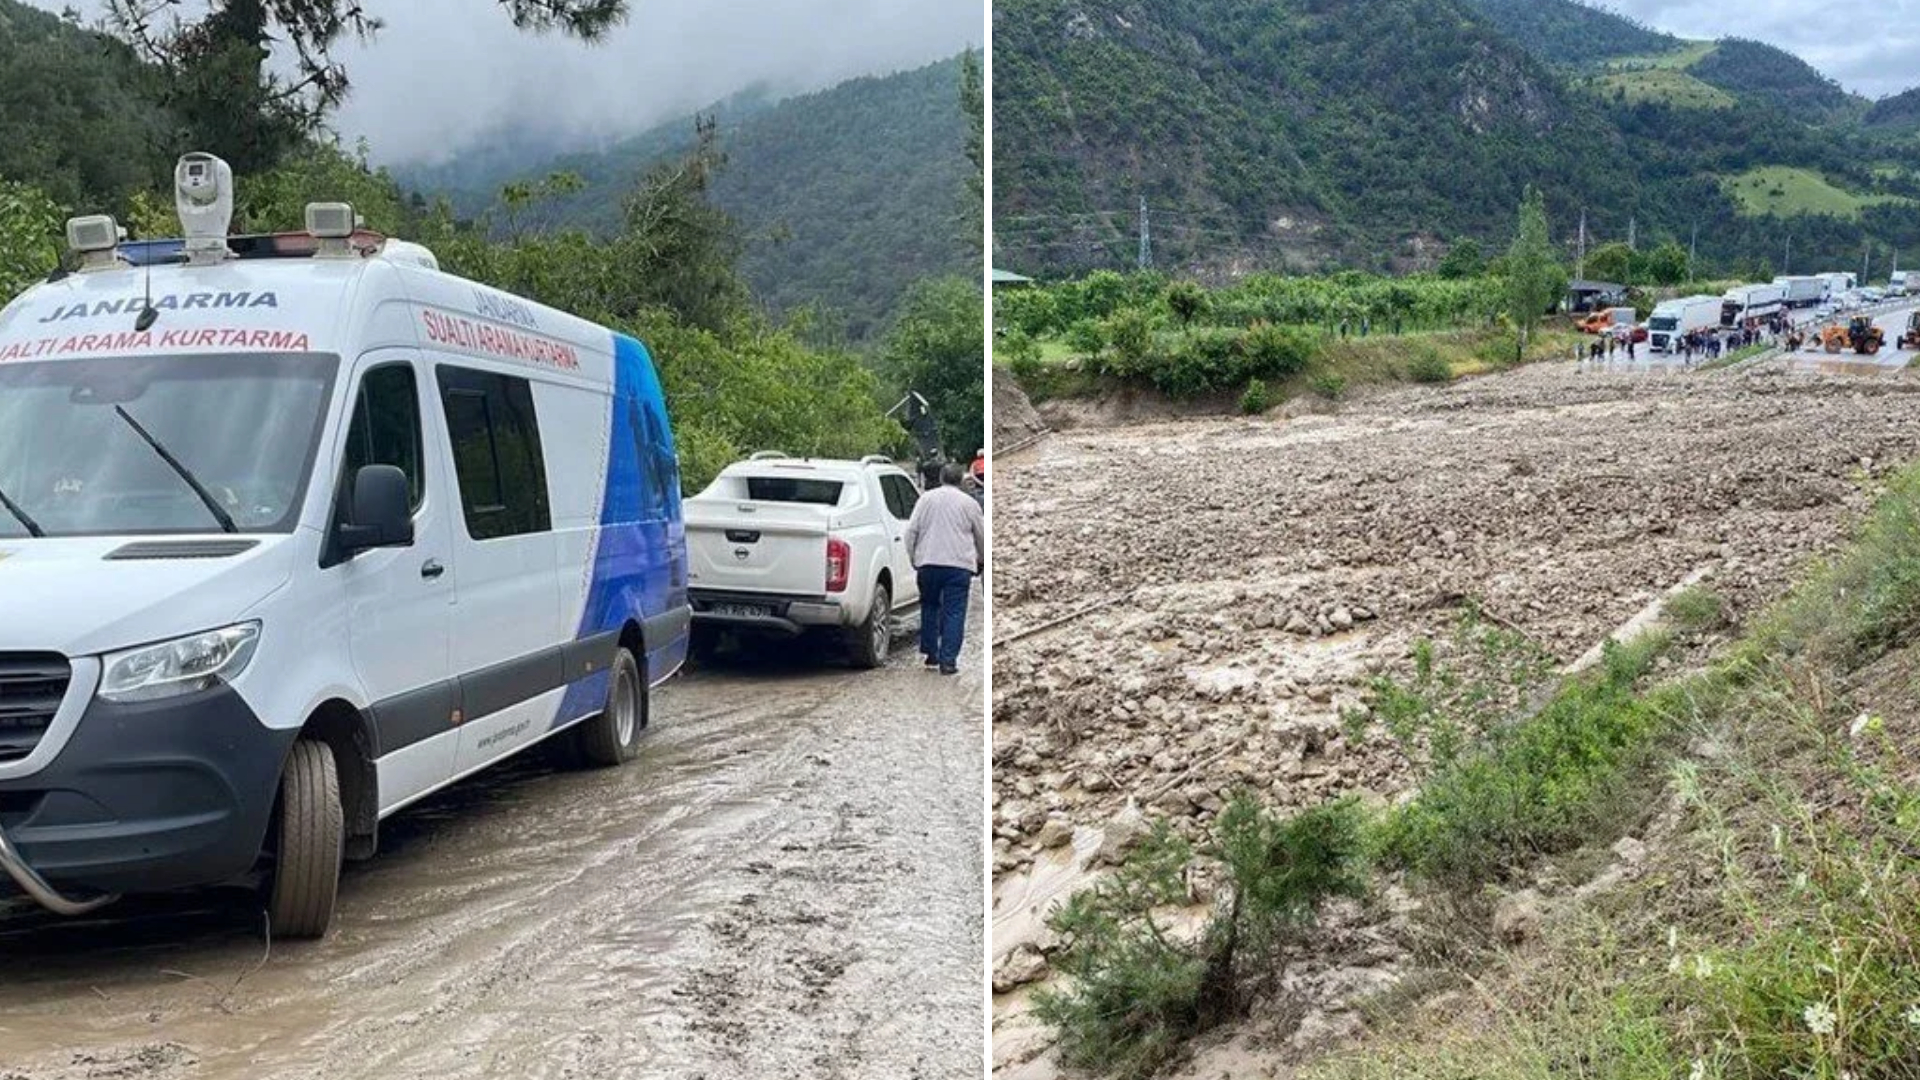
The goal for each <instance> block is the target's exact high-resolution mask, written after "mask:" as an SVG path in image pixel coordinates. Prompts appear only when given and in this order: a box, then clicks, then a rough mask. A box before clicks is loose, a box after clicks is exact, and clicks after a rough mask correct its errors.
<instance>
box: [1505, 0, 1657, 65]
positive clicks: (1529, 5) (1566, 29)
mask: <svg viewBox="0 0 1920 1080" xmlns="http://www.w3.org/2000/svg"><path fill="white" fill-rule="evenodd" d="M1468 6H1469V7H1471V8H1473V9H1474V10H1476V11H1478V12H1479V13H1480V14H1481V15H1482V16H1484V17H1485V18H1486V19H1487V21H1488V22H1491V23H1492V24H1493V25H1495V26H1497V27H1499V28H1500V29H1501V30H1502V32H1504V33H1505V34H1506V35H1507V36H1508V37H1511V38H1512V39H1513V40H1514V41H1515V42H1516V43H1518V44H1519V45H1520V47H1521V48H1524V49H1526V50H1527V51H1528V52H1530V53H1532V54H1533V55H1534V56H1536V57H1539V58H1540V59H1542V60H1545V61H1546V62H1548V63H1550V64H1566V65H1569V66H1592V65H1597V64H1600V63H1602V62H1604V61H1607V60H1612V59H1616V58H1618V57H1623V56H1641V55H1646V54H1651V53H1662V52H1666V51H1668V50H1670V49H1675V48H1678V47H1679V46H1680V44H1681V42H1680V40H1679V39H1678V38H1675V37H1673V36H1672V35H1670V34H1663V33H1661V32H1660V31H1658V30H1654V29H1652V28H1650V27H1646V26H1642V25H1641V24H1640V23H1638V22H1635V21H1634V20H1632V19H1629V18H1627V17H1626V16H1624V15H1620V14H1617V13H1615V12H1612V11H1609V10H1607V9H1606V8H1602V7H1597V6H1594V5H1591V4H1586V3H1581V2H1580V0H1468Z"/></svg>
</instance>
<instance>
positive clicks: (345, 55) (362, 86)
mask: <svg viewBox="0 0 1920 1080" xmlns="http://www.w3.org/2000/svg"><path fill="white" fill-rule="evenodd" d="M32 2H33V3H34V4H36V5H37V6H40V7H44V8H47V9H49V10H52V11H58V10H60V9H61V8H62V7H65V6H67V5H68V4H70V3H75V0H32ZM984 2H985V0H632V3H631V7H632V11H633V15H632V18H631V19H630V20H629V21H628V23H627V25H626V26H624V27H622V28H620V29H618V30H616V31H614V32H613V33H612V34H611V35H609V37H608V38H607V40H605V41H603V42H601V43H600V44H598V45H593V46H588V45H582V44H580V43H578V42H576V41H573V40H571V39H569V38H565V37H562V36H560V35H557V34H554V35H547V36H536V35H533V34H526V33H521V32H519V31H516V30H515V29H514V28H513V25H512V24H511V23H510V22H508V20H507V17H506V14H505V12H504V11H502V10H501V8H500V7H499V5H498V4H497V3H496V2H495V0H367V2H366V4H365V6H366V8H367V9H368V10H369V11H371V12H373V13H374V14H376V15H378V16H379V17H381V18H383V19H385V20H386V23H387V26H386V29H385V30H383V31H382V32H381V33H380V35H379V36H378V37H377V38H375V39H374V40H373V42H372V43H371V44H369V45H365V46H362V45H358V44H348V45H344V46H342V47H341V48H340V49H338V50H337V52H336V55H337V56H338V57H339V58H340V59H341V60H342V61H343V62H344V63H345V64H346V67H347V75H348V78H349V79H351V80H352V82H353V86H354V90H353V95H352V97H350V98H349V99H348V101H347V104H346V107H345V108H344V109H342V110H341V112H340V113H339V115H338V116H337V117H336V118H335V125H334V126H335V127H336V128H337V129H338V130H339V131H340V132H341V133H342V134H344V135H346V136H348V138H349V139H352V138H355V137H358V136H361V135H364V136H366V138H367V139H368V141H369V142H370V143H371V144H372V147H373V155H374V157H375V158H376V159H377V160H379V161H382V162H387V163H397V162H403V161H413V160H421V159H426V160H432V159H434V158H436V157H441V156H444V155H445V154H447V153H449V152H451V151H453V150H455V149H458V148H459V146H460V145H461V144H462V143H465V142H469V141H471V140H472V139H473V138H474V137H476V136H478V135H481V134H485V133H487V132H490V131H492V130H495V129H498V128H499V127H501V126H502V125H503V124H516V123H544V124H553V125H556V126H558V127H561V128H563V129H566V130H568V131H570V132H575V133H578V134H579V135H580V136H581V138H582V140H583V141H585V140H587V139H590V138H592V137H595V136H618V135H626V134H632V133H634V132H637V131H640V130H643V129H645V128H647V127H650V126H652V125H654V124H655V123H658V122H660V121H665V120H671V119H674V118H676V117H679V116H683V115H685V114H686V113H688V112H690V111H692V110H693V109H696V108H699V107H701V106H703V105H707V104H710V103H712V102H714V101H717V100H719V99H721V98H724V97H726V96H728V95H729V94H732V93H734V92H735V91H738V90H742V89H745V88H747V87H749V86H752V85H755V84H758V83H767V84H770V85H771V86H773V87H774V88H775V89H777V90H783V91H790V92H800V91H806V90H814V89H819V88H821V87H825V86H829V85H831V84H833V83H836V82H839V81H841V80H843V79H847V78H851V77H853V76H856V75H866V74H880V73H885V72H889V71H896V70H900V69H903V68H912V67H918V66H920V65H922V64H925V63H928V62H931V61H933V60H938V59H941V58H943V57H947V56H951V55H953V54H955V53H957V52H959V51H960V50H962V49H964V48H968V47H974V48H978V47H979V46H980V44H981V40H982V38H983V36H984V34H985V26H986V15H985V11H984V9H983V6H982V5H983V4H984ZM76 6H78V7H79V8H80V10H81V11H82V13H83V14H84V15H86V16H87V17H88V19H89V21H91V19H92V18H93V17H94V16H95V15H96V14H97V12H98V10H99V8H100V6H101V5H100V4H99V2H98V0H82V2H78V3H77V4H76ZM195 6H196V5H195V4H193V3H189V4H187V5H186V8H187V9H188V10H192V9H193V8H194V7H195Z"/></svg>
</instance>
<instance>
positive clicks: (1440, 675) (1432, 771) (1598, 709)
mask: <svg viewBox="0 0 1920 1080" xmlns="http://www.w3.org/2000/svg"><path fill="white" fill-rule="evenodd" d="M1665 648H1666V639H1665V638H1664V637H1663V636H1651V637H1645V638H1642V639H1639V640H1638V641H1635V642H1633V643H1630V644H1628V645H1624V646H1619V647H1612V648H1609V649H1608V650H1607V653H1606V658H1605V662H1604V663H1603V664H1601V665H1600V666H1599V667H1598V668H1596V669H1594V670H1592V671H1589V672H1587V673H1585V674H1582V675H1580V676H1577V677H1574V678H1572V679H1569V680H1566V681H1565V682H1564V683H1563V684H1561V685H1559V686H1558V688H1557V689H1553V690H1551V692H1549V693H1547V694H1546V695H1545V696H1546V701H1545V704H1544V706H1543V707H1541V708H1539V709H1538V710H1535V709H1533V708H1531V703H1532V701H1533V700H1534V698H1535V697H1536V696H1538V695H1539V694H1540V692H1542V691H1543V690H1547V689H1548V688H1549V686H1550V683H1551V680H1552V678H1553V674H1552V673H1553V668H1554V665H1553V664H1552V662H1551V659H1550V658H1548V657H1547V656H1546V655H1545V654H1544V653H1543V652H1541V651H1540V650H1538V649H1537V648H1535V647H1533V646H1532V645H1531V644H1530V643H1528V642H1527V641H1526V640H1525V639H1524V638H1522V637H1521V636H1520V635H1518V634H1515V633H1513V632H1511V631H1507V630H1504V629H1502V628H1499V627H1496V626H1489V625H1486V624H1483V623H1481V622H1480V621H1478V620H1477V619H1475V618H1473V617H1472V616H1471V614H1469V615H1468V617H1467V618H1466V619H1465V620H1464V621H1463V622H1462V624H1461V626H1460V628H1459V630H1458V632H1457V634H1456V638H1455V640H1454V642H1453V648H1452V649H1450V650H1449V651H1448V653H1447V655H1449V656H1470V657H1471V659H1470V660H1468V661H1466V662H1464V663H1463V664H1461V665H1460V667H1459V668H1458V669H1457V670H1456V668H1455V667H1454V666H1453V665H1451V664H1447V665H1443V664H1440V663H1438V662H1437V661H1436V660H1435V657H1436V656H1437V655H1439V653H1438V651H1437V650H1436V649H1435V648H1434V647H1433V646H1432V645H1431V644H1430V643H1420V644H1418V645H1417V646H1416V649H1415V656H1416V670H1415V672H1414V674H1413V675H1412V676H1411V677H1409V678H1406V679H1404V680H1396V679H1391V678H1384V677H1383V678H1382V679H1380V680H1379V681H1378V682H1376V684H1375V685H1374V686H1373V688H1372V698H1373V702H1372V711H1371V712H1370V713H1367V714H1354V715H1352V716H1350V717H1349V719H1348V724H1349V731H1348V737H1349V738H1350V739H1354V740H1356V741H1358V740H1361V739H1373V738H1378V739H1392V740H1395V741H1396V742H1397V743H1398V744H1399V746H1400V747H1401V749H1402V750H1403V752H1405V753H1406V754H1407V755H1408V757H1409V758H1410V759H1412V760H1415V761H1417V762H1418V763H1419V767H1420V768H1421V769H1422V770H1423V771H1424V772H1425V773H1426V781H1425V783H1424V785H1423V787H1422V790H1421V792H1420V794H1419V795H1418V797H1416V798H1415V799H1413V800H1412V801H1410V802H1408V803H1405V804H1404V805H1401V806H1399V807H1396V808H1394V809H1391V810H1387V811H1384V812H1381V813H1378V814H1374V815H1368V814H1366V813H1365V812H1363V811H1362V810H1361V809H1360V807H1359V806H1358V805H1357V804H1355V803H1352V802H1339V803H1334V804H1330V805H1327V806H1322V807H1318V808H1315V809H1312V810H1308V811H1306V812H1303V813H1301V814H1298V815H1296V816H1293V817H1291V818H1281V817H1279V816H1276V815H1274V814H1272V813H1271V812H1269V811H1265V810H1262V809H1261V808H1259V807H1258V806H1257V804H1255V803H1254V802H1253V801H1252V800H1251V799H1249V798H1247V797H1245V796H1242V797H1239V798H1236V800H1235V801H1234V803H1233V806H1232V808H1231V809H1230V810H1229V811H1228V812H1227V813H1224V814H1223V815H1222V816H1221V817H1220V818H1219V820H1217V821H1216V822H1215V823H1214V825H1213V827H1212V829H1211V831H1210V834H1209V836H1208V837H1207V839H1206V840H1205V842H1204V843H1203V844H1202V845H1201V846H1200V847H1199V848H1198V849H1193V848H1189V847H1187V846H1185V845H1184V844H1179V843H1177V842H1175V841H1174V840H1173V839H1172V838H1171V836H1170V834H1169V833H1168V832H1167V831H1166V830H1165V829H1164V827H1163V828H1161V829H1160V830H1159V831H1158V832H1156V833H1155V836H1154V839H1153V840H1152V841H1151V842H1150V843H1149V844H1147V845H1146V846H1144V847H1143V848H1141V849H1140V850H1139V851H1138V852H1136V853H1135V854H1134V855H1132V856H1130V857H1129V858H1128V860H1127V862H1126V864H1125V865H1124V866H1123V867H1122V868H1121V869H1120V870H1119V871H1118V872H1116V873H1115V874H1114V875H1113V876H1112V877H1110V878H1107V879H1104V880H1102V881H1101V882H1100V883H1099V884H1097V885H1096V886H1095V887H1093V888H1092V889H1090V890H1088V891H1086V892H1083V893H1081V894H1079V895H1077V896H1075V897H1074V898H1073V899H1072V900H1071V901H1070V902H1069V903H1068V904H1067V905H1066V906H1065V907H1064V908H1062V909H1061V910H1060V911H1058V912H1057V913H1056V914H1055V915H1054V916H1053V918H1052V920H1051V925H1052V928H1053V929H1054V931H1055V932H1056V933H1058V934H1059V935H1060V936H1061V938H1062V940H1063V941H1064V942H1066V948H1065V949H1064V950H1062V951H1061V952H1060V953H1059V954H1058V955H1057V956H1056V957H1055V964H1056V966H1057V967H1058V969H1059V970H1060V971H1061V972H1062V973H1063V974H1065V975H1066V976H1068V981H1067V982H1066V983H1065V984H1064V985H1062V986H1060V987H1057V988H1054V989H1050V990H1047V991H1044V992H1042V994H1041V995H1040V996H1039V998H1038V1011H1037V1015H1038V1016H1039V1018H1040V1019H1041V1020H1042V1021H1043V1022H1046V1023H1048V1024H1050V1025H1052V1026H1053V1027H1054V1028H1055V1030H1056V1031H1057V1032H1058V1034H1059V1037H1060V1041H1059V1046H1060V1051H1061V1054H1062V1056H1063V1058H1064V1059H1065V1060H1066V1061H1067V1062H1068V1063H1069V1064H1071V1065H1074V1066H1076V1067H1080V1068H1084V1069H1088V1070H1092V1071H1094V1072H1097V1073H1100V1074H1103V1075H1109V1076H1116V1077H1121V1078H1125V1080H1138V1078H1143V1077H1147V1076H1151V1075H1152V1074H1153V1073H1154V1072H1156V1071H1157V1070H1159V1069H1160V1068H1162V1067H1163V1066H1165V1065H1166V1064H1167V1063H1168V1062H1170V1061H1172V1060H1174V1059H1175V1058H1177V1057H1178V1056H1179V1055H1180V1054H1181V1053H1182V1052H1183V1049H1184V1045H1185V1043H1186V1041H1187V1040H1189V1039H1190V1038H1192V1037H1193V1036H1195V1035H1197V1034H1200V1033H1201V1032H1204V1031H1206V1030H1208V1029H1209V1028H1212V1027H1214V1026H1217V1025H1219V1024H1221V1023H1225V1022H1228V1021H1230V1020H1233V1019H1235V1018H1236V1017H1238V1016H1241V1015H1243V1014H1244V1013H1245V1012H1246V1011H1247V1010H1248V1009H1250V1008H1251V1007H1252V1006H1253V1005H1254V1004H1255V1003H1257V1002H1259V1001H1262V1000H1266V999H1270V998H1271V997H1272V996H1273V994H1274V993H1275V992H1276V988H1277V987H1278V986H1280V985H1282V984H1283V982H1284V978H1283V976H1284V974H1285V972H1284V970H1283V968H1284V965H1285V964H1286V963H1288V962H1289V959H1290V958H1297V957H1298V956H1300V955H1302V954H1303V953H1304V954H1311V952H1312V951H1313V939H1312V935H1313V932H1314V925H1315V920H1316V917H1317V915H1318V914H1319V913H1320V912H1321V911H1322V909H1323V908H1324V907H1325V905H1326V904H1327V903H1328V902H1330V901H1331V900H1333V899H1336V898H1340V897H1348V898H1352V897H1361V896H1364V895H1366V894H1367V893H1368V892H1369V891H1371V890H1372V889H1373V888H1374V887H1375V885H1376V883H1377V880H1378V879H1379V878H1380V877H1381V876H1383V875H1387V874H1403V875H1404V876H1405V877H1406V878H1407V879H1408V880H1409V881H1411V882H1413V883H1415V885H1416V887H1417V888H1418V889H1419V890H1420V892H1421V894H1422V895H1425V896H1428V897H1430V898H1431V899H1430V903H1432V904H1433V905H1434V906H1435V907H1436V908H1444V909H1445V910H1447V911H1449V912H1451V913H1454V915H1455V917H1458V918H1466V919H1470V920H1472V921H1474V922H1475V923H1479V922H1482V921H1484V918H1483V917H1484V915H1485V914H1486V913H1485V911H1484V910H1481V909H1482V908H1483V907H1484V904H1483V903H1482V902H1481V901H1482V899H1483V897H1484V889H1485V887H1486V886H1488V885H1491V884H1494V883H1496V882H1504V881H1508V880H1511V879H1512V878H1514V877H1515V876H1517V875H1519V874H1521V873H1523V872H1524V870H1525V869H1526V868H1527V867H1528V866H1529V865H1531V864H1532V863H1533V862H1535V861H1536V860H1537V859H1539V858H1540V857H1541V856H1543V855H1546V854H1551V853H1558V852H1565V851H1569V850H1572V849H1575V848H1578V847H1581V846H1582V845H1585V844H1588V843H1590V842H1593V841H1595V840H1600V841H1602V842H1605V841H1606V840H1610V839H1612V838H1613V837H1614V836H1616V835H1618V834H1619V832H1620V831H1621V830H1623V829H1626V828H1630V827H1632V825H1633V824H1634V823H1635V822H1637V820H1638V819H1639V817H1640V816H1641V815H1640V814H1639V811H1638V809H1637V808H1638V807H1640V806H1642V805H1644V804H1645V802H1646V798H1647V792H1648V788H1649V784H1648V779H1647V778H1648V776H1649V775H1650V769H1649V763H1650V762H1651V761H1653V760H1655V759H1656V758H1657V757H1658V756H1659V755H1660V753H1661V752H1662V748H1663V747H1664V746H1666V745H1667V739H1668V738H1669V736H1670V733H1671V730H1672V729H1671V725H1670V724H1669V722H1668V721H1669V719H1670V717H1671V716H1672V710H1671V709H1668V708H1664V707H1663V706H1661V705H1660V704H1657V703H1652V702H1642V701H1641V700H1639V699H1638V698H1637V696H1636V693H1635V688H1636V686H1638V685H1639V684H1640V683H1641V682H1642V681H1643V680H1644V679H1645V677H1646V676H1647V674H1648V672H1649V671H1650V670H1651V668H1652V665H1653V663H1654V662H1655V660H1657V659H1658V657H1659V656H1660V655H1661V654H1662V652H1663V651H1664V649H1665ZM1196 858H1199V859H1200V860H1201V861H1204V862H1207V863H1210V864H1212V865H1213V866H1215V867H1216V868H1217V875H1216V876H1217V879H1218V880H1219V881H1220V882H1221V884H1220V886H1219V888H1218V890H1217V891H1216V892H1215V894H1214V897H1213V904H1212V907H1211V909H1210V916H1209V917H1208V918H1207V920H1206V921H1205V922H1204V924H1203V925H1202V926H1201V928H1200V930H1199V931H1198V932H1197V933H1194V934H1191V935H1185V936H1182V935H1176V934H1174V933H1173V932H1171V931H1170V929H1169V928H1168V927H1167V926H1166V925H1163V924H1164V923H1165V922H1166V919H1165V918H1164V915H1163V912H1164V911H1165V909H1167V908H1168V907H1170V906H1178V905H1180V904H1182V903H1184V902H1185V900H1184V898H1185V897H1186V896H1187V885H1186V882H1187V880H1188V879H1187V876H1186V875H1187V870H1188V867H1189V865H1190V864H1191V863H1192V862H1193V861H1194V860H1195V859H1196ZM1467 948H1468V949H1469V950H1470V949H1471V946H1468V947H1467Z"/></svg>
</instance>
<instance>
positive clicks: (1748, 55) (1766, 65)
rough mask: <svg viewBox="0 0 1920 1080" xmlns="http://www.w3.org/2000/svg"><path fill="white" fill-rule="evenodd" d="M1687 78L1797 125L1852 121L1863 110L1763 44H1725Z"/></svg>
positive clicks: (1856, 100)
mask: <svg viewBox="0 0 1920 1080" xmlns="http://www.w3.org/2000/svg"><path fill="white" fill-rule="evenodd" d="M1688 72H1689V74H1691V75H1693V77H1694V78H1697V79H1699V80H1700V81H1701V82H1704V83H1707V84H1708V85H1710V86H1717V87H1719V88H1720V89H1722V90H1725V91H1727V92H1728V93H1730V94H1732V95H1734V96H1735V97H1737V98H1740V99H1742V100H1744V101H1749V102H1753V103H1756V104H1760V105H1765V106H1770V107H1773V108H1776V109H1779V110H1780V111H1781V112H1784V113H1786V114H1787V115H1789V116H1792V117H1794V118H1796V119H1799V120H1805V121H1809V122H1814V123H1819V122H1822V121H1832V120H1840V119H1846V118H1853V117H1858V116H1859V115H1861V114H1863V113H1865V112H1866V110H1867V101H1866V99H1864V98H1861V97H1858V96H1856V95H1854V94H1850V93H1848V92H1847V91H1845V90H1843V89H1841V88H1840V85H1839V84H1838V83H1836V82H1834V81H1833V80H1832V79H1829V78H1827V77H1826V76H1825V75H1822V74H1820V72H1818V71H1816V70H1814V67H1813V65H1811V64H1809V63H1807V62H1806V61H1805V60H1802V59H1800V58H1799V57H1797V56H1795V55H1793V54H1792V53H1790V52H1787V51H1786V50H1784V49H1778V48H1775V47H1774V46H1772V45H1767V44H1765V43H1763V42H1758V41H1746V40H1743V39H1740V38H1728V39H1726V40H1724V41H1722V42H1720V43H1719V45H1718V47H1716V48H1715V49H1714V50H1713V51H1712V52H1709V53H1708V54H1707V55H1705V56H1703V57H1701V58H1700V60H1699V61H1697V62H1696V63H1694V64H1693V66H1692V67H1690V68H1689V69H1688Z"/></svg>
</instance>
